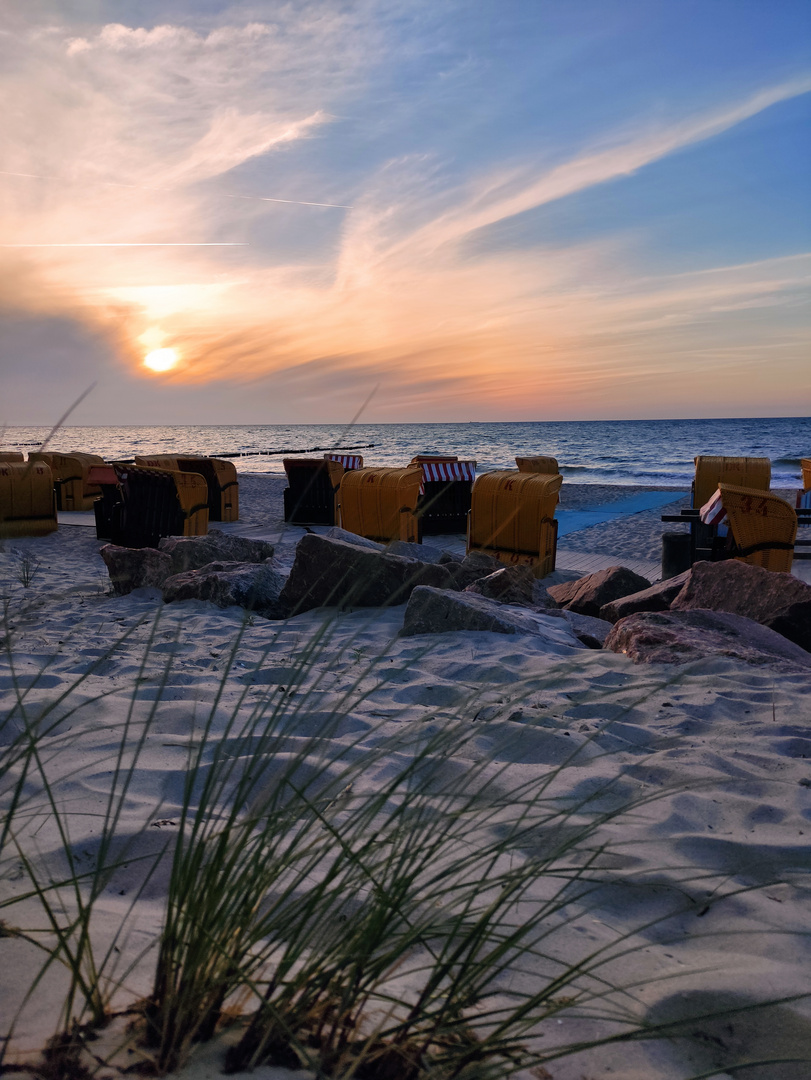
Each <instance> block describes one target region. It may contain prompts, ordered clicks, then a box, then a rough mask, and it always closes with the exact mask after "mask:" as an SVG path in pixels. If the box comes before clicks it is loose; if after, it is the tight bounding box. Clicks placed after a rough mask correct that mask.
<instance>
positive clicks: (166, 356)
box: [144, 349, 178, 371]
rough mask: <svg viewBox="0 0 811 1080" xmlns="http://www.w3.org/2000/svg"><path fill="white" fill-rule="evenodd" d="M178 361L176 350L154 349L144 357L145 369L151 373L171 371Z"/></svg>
mask: <svg viewBox="0 0 811 1080" xmlns="http://www.w3.org/2000/svg"><path fill="white" fill-rule="evenodd" d="M177 361H178V355H177V352H176V351H175V350H174V349H153V350H152V352H150V353H147V354H146V356H145V357H144V367H148V368H149V369H150V370H151V371H171V370H172V368H173V367H174V366H175V365H176V364H177Z"/></svg>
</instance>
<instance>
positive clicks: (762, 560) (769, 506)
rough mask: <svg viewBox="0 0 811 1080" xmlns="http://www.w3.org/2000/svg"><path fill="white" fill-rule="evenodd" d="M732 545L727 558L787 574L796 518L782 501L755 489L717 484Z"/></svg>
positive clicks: (789, 506) (791, 557) (794, 538)
mask: <svg viewBox="0 0 811 1080" xmlns="http://www.w3.org/2000/svg"><path fill="white" fill-rule="evenodd" d="M719 491H720V492H721V501H722V503H723V505H724V509H725V510H726V513H727V518H728V520H729V531H730V533H731V535H732V541H733V545H732V547H731V548H730V549H729V554H730V555H731V556H732V558H734V559H738V560H739V561H740V562H746V563H750V564H751V565H752V566H762V567H763V569H764V570H776V571H778V572H781V573H785V574H789V573H791V564H792V561H793V558H794V541H795V540H796V538H797V514H796V512H795V510H794V508H793V507H792V505H791V504H790V503H788V502H786V500H785V499H781V498H778V496H777V495H772V494H770V493H769V492H764V491H760V490H758V489H757V488H745V487H736V486H734V485H732V484H720V485H719Z"/></svg>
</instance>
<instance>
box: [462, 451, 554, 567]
mask: <svg viewBox="0 0 811 1080" xmlns="http://www.w3.org/2000/svg"><path fill="white" fill-rule="evenodd" d="M562 483H563V478H562V477H561V476H560V475H557V476H551V475H549V474H548V473H534V472H531V473H530V472H515V471H514V470H512V469H511V470H508V471H507V470H505V471H502V472H491V473H484V474H483V475H482V476H480V477H479V478H478V479H477V480H476V482H475V484H474V485H473V496H472V503H471V509H470V519H469V522H468V537H467V550H468V554H470V552H472V551H483V552H485V554H487V555H493V556H495V558H497V559H498V560H499V562H503V563H507V564H516V563H518V564H524V565H528V566H529V567H530V568H531V569H532V572H533V574H534V575H535V577H539V578H540V577H546V575H547V574H551V573H552V571H553V570H554V569H555V555H556V552H557V532H558V528H557V524H558V523H557V521H555V507H556V506H557V502H558V491H559V490H560V486H561V484H562Z"/></svg>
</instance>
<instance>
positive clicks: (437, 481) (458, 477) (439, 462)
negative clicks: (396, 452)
mask: <svg viewBox="0 0 811 1080" xmlns="http://www.w3.org/2000/svg"><path fill="white" fill-rule="evenodd" d="M411 466H412V467H419V468H420V469H422V485H421V489H420V497H419V499H418V500H417V514H418V516H419V519H420V533H421V535H423V536H428V535H431V536H441V535H448V534H451V533H460V532H464V531H465V529H466V528H467V515H468V513H469V512H470V498H471V491H472V488H473V481H474V480H475V479H476V462H475V461H473V460H467V461H460V460H459V458H458V457H454V456H451V455H440V454H418V455H417V456H416V457H414V458H412V459H411Z"/></svg>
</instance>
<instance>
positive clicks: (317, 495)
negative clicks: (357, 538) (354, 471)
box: [282, 457, 346, 525]
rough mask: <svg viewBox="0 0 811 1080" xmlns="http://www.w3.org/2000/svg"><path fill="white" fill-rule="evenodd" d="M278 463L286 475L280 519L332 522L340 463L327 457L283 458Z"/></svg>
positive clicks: (335, 514)
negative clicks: (282, 512)
mask: <svg viewBox="0 0 811 1080" xmlns="http://www.w3.org/2000/svg"><path fill="white" fill-rule="evenodd" d="M282 465H283V466H284V471H285V473H286V474H287V487H286V488H285V489H284V520H285V521H287V522H289V523H290V524H291V525H336V524H337V522H338V489H339V488H340V486H341V479H342V477H343V475H344V473H345V472H346V470H345V469H344V466H343V465H342V464H341V463H340V462H339V461H332V460H331V459H330V458H328V457H323V458H283V459H282Z"/></svg>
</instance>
